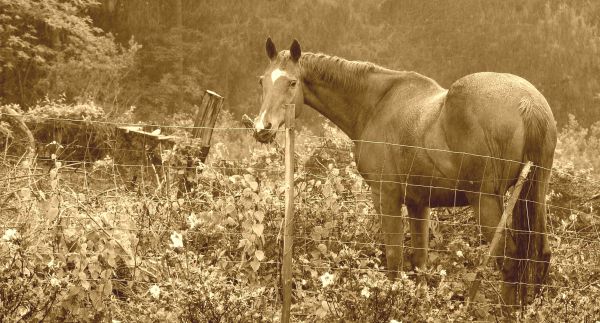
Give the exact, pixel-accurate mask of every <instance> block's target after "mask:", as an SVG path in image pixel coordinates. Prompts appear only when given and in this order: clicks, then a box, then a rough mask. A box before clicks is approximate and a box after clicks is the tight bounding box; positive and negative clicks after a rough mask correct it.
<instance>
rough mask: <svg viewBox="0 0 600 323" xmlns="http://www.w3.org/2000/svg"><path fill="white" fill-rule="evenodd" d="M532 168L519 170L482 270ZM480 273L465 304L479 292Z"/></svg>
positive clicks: (497, 242)
mask: <svg viewBox="0 0 600 323" xmlns="http://www.w3.org/2000/svg"><path fill="white" fill-rule="evenodd" d="M531 166H532V163H531V162H530V161H528V162H527V163H526V164H525V166H523V169H522V170H521V174H520V175H519V179H518V180H517V184H515V188H514V189H513V192H512V195H511V196H510V198H509V199H508V202H507V203H506V208H505V209H504V212H503V213H502V217H501V218H500V222H498V226H497V227H496V233H494V238H493V239H492V243H491V244H490V249H489V251H488V253H487V254H486V255H485V258H484V259H483V263H482V268H485V267H486V266H487V265H488V263H489V262H490V259H491V258H492V257H494V252H495V250H496V248H497V247H498V244H499V243H500V238H501V237H502V233H503V232H504V228H505V227H506V223H507V222H508V218H509V217H510V216H511V215H512V212H513V209H514V208H515V204H516V203H517V200H518V199H519V195H520V194H521V189H522V188H523V184H524V183H525V179H527V174H529V170H530V168H531ZM481 272H482V271H478V272H477V275H476V276H475V280H474V281H473V284H472V285H471V288H470V289H469V299H468V301H467V304H469V303H471V302H473V300H475V296H477V292H478V291H479V286H481V279H482V277H481Z"/></svg>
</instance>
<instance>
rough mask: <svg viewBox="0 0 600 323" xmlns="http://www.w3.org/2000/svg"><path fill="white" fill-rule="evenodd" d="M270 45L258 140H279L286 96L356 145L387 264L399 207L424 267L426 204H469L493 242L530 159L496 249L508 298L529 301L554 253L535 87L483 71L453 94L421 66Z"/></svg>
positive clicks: (394, 264)
mask: <svg viewBox="0 0 600 323" xmlns="http://www.w3.org/2000/svg"><path fill="white" fill-rule="evenodd" d="M266 50H267V56H268V58H269V60H270V63H269V65H268V67H267V68H266V70H265V72H264V75H263V76H262V77H261V84H262V89H263V102H262V107H261V109H260V113H259V115H258V117H257V119H256V120H255V136H256V138H257V139H258V140H259V141H261V142H269V141H271V140H272V139H273V137H274V136H275V134H276V132H277V130H278V129H279V128H280V127H281V126H282V125H283V123H284V115H285V112H284V105H285V104H289V103H295V104H296V106H297V107H301V106H302V105H303V104H306V105H308V106H310V107H312V108H314V109H316V110H317V111H318V112H320V113H321V114H322V115H323V116H325V117H327V118H328V119H329V120H331V121H332V122H333V123H334V124H336V125H337V126H338V127H339V128H340V129H341V130H342V131H344V132H345V133H346V134H347V135H348V136H349V137H350V138H351V139H352V140H353V141H354V143H355V147H354V148H355V154H354V155H355V158H356V164H357V167H358V170H359V172H360V173H361V175H362V176H363V177H364V178H365V180H366V182H367V183H368V184H369V186H370V187H371V190H372V194H373V202H374V205H375V208H376V210H377V212H378V213H379V214H381V217H382V219H381V222H382V230H383V235H384V237H385V245H386V259H387V266H388V269H389V270H392V271H397V270H401V269H402V258H403V242H404V235H403V232H404V231H403V230H404V228H403V220H402V217H401V215H402V205H406V208H407V210H408V216H409V222H410V231H411V242H412V249H413V255H412V264H413V265H414V266H415V267H416V268H421V269H422V268H424V266H425V264H426V260H427V248H428V240H429V238H428V236H429V223H428V218H429V209H430V208H431V207H455V206H469V205H470V206H472V207H473V209H474V212H475V215H476V216H477V218H478V219H479V225H480V229H481V230H482V231H483V232H482V234H483V236H484V237H485V239H486V240H488V241H491V239H492V237H493V234H494V231H495V228H496V225H497V224H498V222H499V220H500V217H501V215H502V212H503V197H504V195H505V193H506V192H507V190H508V189H509V188H510V187H511V186H512V185H514V184H515V183H516V180H517V177H518V175H519V172H520V170H521V168H522V166H523V164H524V163H525V162H527V161H531V162H533V164H534V168H532V169H533V172H532V173H531V175H530V176H529V177H528V179H527V182H526V184H525V186H524V187H523V190H522V193H521V195H520V197H519V199H520V200H519V203H518V204H517V206H516V207H515V210H514V215H513V220H512V228H509V229H508V230H505V231H504V232H505V233H504V236H503V237H502V239H501V241H505V243H504V244H500V246H499V247H500V248H498V250H494V251H493V252H494V255H495V256H497V258H496V259H497V264H498V266H499V267H500V269H501V272H502V275H503V281H504V283H503V285H502V295H501V296H502V301H503V302H504V304H507V305H515V304H518V303H520V302H522V301H524V300H526V297H527V286H528V285H530V283H529V282H530V281H532V283H533V284H541V283H542V282H543V281H544V280H545V278H546V276H547V273H548V264H549V261H550V247H549V244H548V239H547V235H546V234H545V232H546V209H545V195H546V194H545V193H546V191H547V188H548V181H549V176H550V169H551V167H552V161H553V158H554V149H555V146H556V126H555V122H554V117H553V115H552V111H551V110H550V107H549V106H548V103H547V102H546V99H545V98H544V97H543V96H542V94H540V92H538V90H537V89H536V88H535V87H534V86H533V85H531V84H530V83H529V82H527V81H526V80H524V79H522V78H520V77H518V76H515V75H511V74H499V73H476V74H471V75H467V76H465V77H463V78H461V79H459V80H458V81H456V82H455V83H454V84H452V86H451V87H450V89H448V90H446V89H444V88H442V87H441V86H440V85H438V84H437V83H436V82H435V81H434V80H432V79H430V78H428V77H425V76H423V75H420V74H418V73H415V72H405V71H394V70H389V69H386V68H383V67H380V66H377V65H375V64H372V63H368V62H358V61H348V60H345V59H342V58H338V57H332V56H328V55H324V54H313V53H302V52H301V49H300V45H299V43H298V42H297V41H296V40H294V41H293V43H292V45H291V47H290V49H289V50H285V51H281V52H277V50H276V49H275V45H274V44H273V42H272V41H271V39H270V38H269V39H267V43H266ZM537 286H539V285H537Z"/></svg>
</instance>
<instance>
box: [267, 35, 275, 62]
mask: <svg viewBox="0 0 600 323" xmlns="http://www.w3.org/2000/svg"><path fill="white" fill-rule="evenodd" d="M265 47H266V49H267V56H268V57H269V59H270V60H273V59H274V58H275V57H277V48H275V44H273V40H271V37H269V38H267V43H266V46H265Z"/></svg>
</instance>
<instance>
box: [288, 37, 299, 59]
mask: <svg viewBox="0 0 600 323" xmlns="http://www.w3.org/2000/svg"><path fill="white" fill-rule="evenodd" d="M290 54H291V55H292V60H293V61H294V62H297V61H298V60H299V59H300V55H302V49H301V48H300V43H298V41H297V40H295V39H294V41H293V42H292V45H291V46H290Z"/></svg>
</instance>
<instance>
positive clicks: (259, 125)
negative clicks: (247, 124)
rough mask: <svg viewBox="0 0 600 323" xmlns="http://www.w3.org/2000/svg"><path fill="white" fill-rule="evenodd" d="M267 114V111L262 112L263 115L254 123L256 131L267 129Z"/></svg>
mask: <svg viewBox="0 0 600 323" xmlns="http://www.w3.org/2000/svg"><path fill="white" fill-rule="evenodd" d="M265 114H266V111H263V112H261V114H259V115H258V118H257V119H256V122H255V123H254V129H256V131H261V130H264V129H265Z"/></svg>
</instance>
